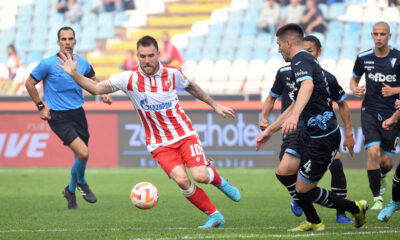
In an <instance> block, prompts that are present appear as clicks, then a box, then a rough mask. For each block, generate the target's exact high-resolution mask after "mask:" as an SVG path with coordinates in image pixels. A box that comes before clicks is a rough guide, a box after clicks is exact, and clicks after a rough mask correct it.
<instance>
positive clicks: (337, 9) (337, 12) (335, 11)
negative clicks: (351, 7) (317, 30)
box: [326, 2, 346, 20]
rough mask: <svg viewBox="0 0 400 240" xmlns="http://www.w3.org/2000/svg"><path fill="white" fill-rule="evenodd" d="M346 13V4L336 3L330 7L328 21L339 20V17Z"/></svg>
mask: <svg viewBox="0 0 400 240" xmlns="http://www.w3.org/2000/svg"><path fill="white" fill-rule="evenodd" d="M345 11H346V5H345V4H344V3H340V2H335V3H333V4H331V5H330V7H329V13H328V15H327V17H326V18H327V19H332V20H333V19H337V18H338V17H339V16H341V15H344V14H345Z"/></svg>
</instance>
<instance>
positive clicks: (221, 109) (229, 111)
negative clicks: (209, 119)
mask: <svg viewBox="0 0 400 240" xmlns="http://www.w3.org/2000/svg"><path fill="white" fill-rule="evenodd" d="M215 111H216V112H217V113H218V114H219V115H221V116H222V117H224V118H226V115H227V114H228V115H231V117H232V118H235V111H233V109H232V108H228V107H225V106H222V105H220V104H218V103H217V105H216V106H215Z"/></svg>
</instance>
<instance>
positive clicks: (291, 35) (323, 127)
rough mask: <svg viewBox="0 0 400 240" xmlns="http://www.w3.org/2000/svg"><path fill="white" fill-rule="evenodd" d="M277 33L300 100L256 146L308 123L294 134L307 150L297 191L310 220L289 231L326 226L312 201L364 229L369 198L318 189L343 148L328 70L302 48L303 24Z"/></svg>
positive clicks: (264, 133) (267, 129) (268, 129)
mask: <svg viewBox="0 0 400 240" xmlns="http://www.w3.org/2000/svg"><path fill="white" fill-rule="evenodd" d="M276 36H277V44H278V46H279V52H280V53H281V55H282V57H283V58H284V59H285V61H286V62H290V63H291V65H290V66H291V69H292V76H291V80H292V81H293V83H294V84H296V85H297V87H298V90H297V91H296V92H295V97H294V99H295V103H293V104H292V105H290V106H289V107H288V108H287V109H286V111H285V112H283V113H282V114H281V116H280V117H279V118H278V119H277V120H276V121H275V122H274V123H272V124H271V125H269V126H268V127H267V128H266V129H265V130H264V131H263V132H262V133H261V134H260V135H259V136H258V137H257V140H256V143H255V144H256V150H259V149H261V148H262V147H263V146H264V144H265V143H266V142H267V141H268V140H269V139H270V138H271V136H272V135H273V133H275V132H276V131H278V130H279V129H280V128H282V133H283V134H284V135H290V134H293V133H295V132H296V129H297V125H298V123H299V121H303V124H304V127H303V129H301V130H300V131H299V132H298V133H297V136H296V138H295V141H296V142H297V143H298V144H300V146H301V147H302V148H303V151H302V152H301V155H300V165H298V167H299V168H300V169H299V171H298V176H297V180H296V188H295V191H296V197H297V199H298V200H296V201H297V203H298V204H299V205H300V207H301V208H302V209H303V211H304V214H305V216H306V219H307V221H305V222H304V223H302V224H300V225H299V226H298V227H295V228H293V229H290V230H289V231H323V230H325V225H324V223H323V222H322V221H321V219H320V218H319V216H318V214H317V211H316V209H315V208H314V206H313V203H317V204H319V205H322V206H324V207H328V208H335V209H341V210H345V211H348V212H350V213H352V214H353V217H354V220H355V221H354V225H355V227H356V228H359V227H361V226H363V225H364V224H365V223H366V216H365V213H366V211H367V210H368V203H367V201H365V200H361V201H358V202H354V201H350V200H347V199H345V198H342V197H339V196H337V195H336V194H335V193H333V192H330V191H328V190H326V189H323V188H319V187H317V184H318V182H319V181H320V179H321V178H322V176H323V175H324V173H325V172H326V170H327V168H328V166H329V164H330V163H331V162H332V161H333V159H334V156H335V155H336V153H337V151H338V149H339V145H340V137H341V136H340V131H339V126H338V123H337V121H336V118H335V116H334V114H333V109H332V104H331V100H330V95H329V89H328V84H327V81H326V77H325V75H324V72H323V71H322V68H321V67H320V65H319V64H318V62H317V60H316V59H315V58H314V57H313V56H311V55H310V54H309V53H307V52H306V51H305V50H304V49H303V41H304V39H303V38H304V33H303V30H302V29H301V27H300V26H299V25H298V24H287V25H285V26H283V27H281V28H280V29H279V30H278V32H277V33H276Z"/></svg>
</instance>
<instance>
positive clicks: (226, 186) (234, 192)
mask: <svg viewBox="0 0 400 240" xmlns="http://www.w3.org/2000/svg"><path fill="white" fill-rule="evenodd" d="M218 189H219V190H221V191H222V192H223V193H225V195H226V196H228V197H229V198H230V199H232V200H233V201H235V202H239V201H240V199H241V198H242V196H241V195H240V192H239V189H237V188H236V187H235V186H233V185H232V184H230V183H229V182H228V181H226V180H225V179H224V178H223V177H221V186H219V187H218Z"/></svg>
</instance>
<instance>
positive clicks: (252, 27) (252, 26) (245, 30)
mask: <svg viewBox="0 0 400 240" xmlns="http://www.w3.org/2000/svg"><path fill="white" fill-rule="evenodd" d="M256 33H257V22H256V21H245V22H243V26H242V29H241V31H240V36H247V35H256Z"/></svg>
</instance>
